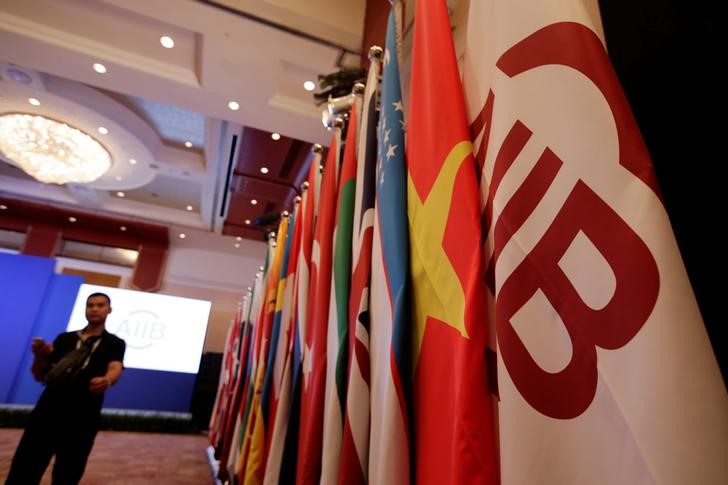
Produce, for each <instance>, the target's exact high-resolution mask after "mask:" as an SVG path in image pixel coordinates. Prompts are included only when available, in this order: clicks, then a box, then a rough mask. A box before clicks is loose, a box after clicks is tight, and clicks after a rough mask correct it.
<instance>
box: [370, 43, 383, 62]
mask: <svg viewBox="0 0 728 485" xmlns="http://www.w3.org/2000/svg"><path fill="white" fill-rule="evenodd" d="M382 55H384V51H383V50H382V48H381V47H379V46H378V45H373V46H371V47H370V48H369V60H370V61H373V60H374V59H376V60H378V61H381V60H382Z"/></svg>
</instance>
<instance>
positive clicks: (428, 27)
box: [407, 0, 497, 484]
mask: <svg viewBox="0 0 728 485" xmlns="http://www.w3.org/2000/svg"><path fill="white" fill-rule="evenodd" d="M415 9H416V10H415V21H414V22H415V27H414V40H413V52H412V79H411V88H410V104H411V109H410V116H409V118H408V121H407V123H408V125H407V126H408V127H407V135H408V138H407V164H408V172H409V179H408V189H407V196H408V204H407V205H408V214H409V228H410V251H411V265H412V267H411V274H412V291H413V300H414V301H413V309H414V315H413V325H414V329H413V332H412V334H413V342H412V347H413V350H412V351H413V354H414V355H413V364H414V369H413V371H414V385H413V404H412V409H413V417H412V418H413V429H414V439H413V443H414V447H415V448H414V466H415V470H414V472H415V478H416V481H417V483H433V484H435V483H437V484H441V483H493V484H495V483H497V482H496V480H497V472H496V455H495V450H494V446H495V445H494V441H495V440H494V436H493V423H492V420H493V416H492V414H491V407H490V394H489V392H488V383H487V373H486V361H485V350H486V332H487V322H486V309H485V298H486V291H485V284H484V280H483V275H482V273H483V264H482V252H481V238H480V204H479V196H478V183H477V179H476V172H475V162H474V159H473V154H472V145H471V143H470V135H469V132H468V126H467V118H466V112H465V103H464V100H463V95H462V86H461V84H460V77H459V75H458V68H457V63H456V60H455V52H454V48H453V42H452V36H451V33H450V23H449V20H448V15H447V8H446V5H445V1H444V0H420V1H418V2H417V3H416V5H415Z"/></svg>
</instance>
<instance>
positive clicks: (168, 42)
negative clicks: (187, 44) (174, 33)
mask: <svg viewBox="0 0 728 485" xmlns="http://www.w3.org/2000/svg"><path fill="white" fill-rule="evenodd" d="M159 43H160V44H162V46H163V47H164V48H165V49H171V48H172V47H174V39H172V37H170V36H168V35H163V36H162V37H160V38H159Z"/></svg>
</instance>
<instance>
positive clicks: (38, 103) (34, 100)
mask: <svg viewBox="0 0 728 485" xmlns="http://www.w3.org/2000/svg"><path fill="white" fill-rule="evenodd" d="M28 102H29V103H30V104H32V105H33V106H40V101H38V98H28Z"/></svg>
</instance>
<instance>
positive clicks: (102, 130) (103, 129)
mask: <svg viewBox="0 0 728 485" xmlns="http://www.w3.org/2000/svg"><path fill="white" fill-rule="evenodd" d="M99 133H101V134H102V135H108V134H109V130H107V129H106V128H104V127H103V126H99Z"/></svg>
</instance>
